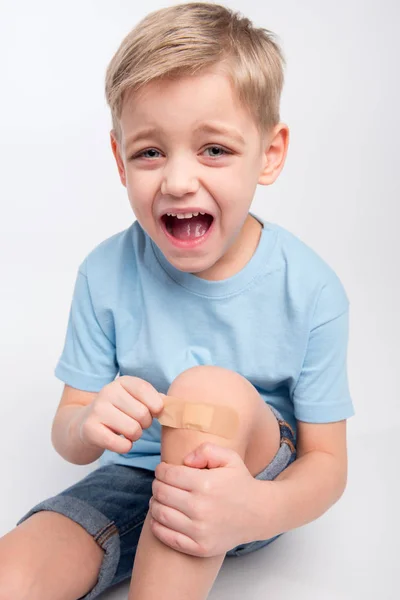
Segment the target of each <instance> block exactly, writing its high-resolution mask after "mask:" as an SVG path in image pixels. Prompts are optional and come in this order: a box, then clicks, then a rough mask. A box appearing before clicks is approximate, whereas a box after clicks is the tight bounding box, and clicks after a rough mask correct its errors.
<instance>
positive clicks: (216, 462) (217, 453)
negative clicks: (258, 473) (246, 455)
mask: <svg viewBox="0 0 400 600" xmlns="http://www.w3.org/2000/svg"><path fill="white" fill-rule="evenodd" d="M238 461H240V462H241V463H242V462H243V461H242V459H241V457H240V456H239V454H238V453H237V452H235V450H232V449H231V448H223V447H222V446H217V444H211V443H210V442H204V443H203V444H201V445H200V446H199V447H198V448H196V450H194V451H193V452H191V453H190V454H188V455H187V456H186V457H185V458H184V464H185V465H187V466H189V467H196V468H197V469H205V468H207V469H215V468H217V467H227V466H233V465H235V464H237V463H238Z"/></svg>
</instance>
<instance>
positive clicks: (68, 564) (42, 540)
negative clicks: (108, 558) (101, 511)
mask: <svg viewBox="0 0 400 600" xmlns="http://www.w3.org/2000/svg"><path fill="white" fill-rule="evenodd" d="M103 554H104V551H103V550H102V549H101V548H100V546H98V545H97V544H96V542H95V541H94V539H93V538H92V537H91V536H90V535H89V534H88V533H87V532H86V531H85V529H84V528H83V527H81V526H80V525H78V524H77V523H75V522H74V521H72V519H69V518H68V517H65V516H64V515H61V514H58V513H55V512H50V511H42V512H38V513H35V514H34V515H32V516H31V517H29V519H27V520H26V521H24V522H23V523H21V524H20V525H18V527H16V528H15V529H12V530H11V531H10V532H9V533H7V534H6V535H5V536H4V537H2V538H1V539H0V600H10V599H11V598H12V600H76V599H77V598H81V597H82V596H84V595H85V594H87V593H88V592H89V591H90V590H91V589H92V588H93V587H94V585H95V584H96V581H97V578H98V574H99V571H100V567H101V563H102V560H103Z"/></svg>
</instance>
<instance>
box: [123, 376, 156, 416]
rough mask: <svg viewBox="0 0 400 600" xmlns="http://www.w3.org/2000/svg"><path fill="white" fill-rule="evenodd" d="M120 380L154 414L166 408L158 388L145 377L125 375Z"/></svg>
mask: <svg viewBox="0 0 400 600" xmlns="http://www.w3.org/2000/svg"><path fill="white" fill-rule="evenodd" d="M118 382H119V383H120V385H121V386H122V387H123V388H124V389H125V390H126V391H127V392H128V394H130V395H131V396H133V397H134V398H136V399H137V400H139V401H140V402H142V404H144V405H145V406H147V408H148V409H149V410H150V411H151V413H152V414H159V413H160V412H161V411H162V410H163V409H164V403H163V401H162V397H161V396H160V394H159V393H158V392H157V390H156V388H155V387H154V386H152V385H151V383H149V382H148V381H146V380H145V379H141V378H140V377H131V376H128V375H123V376H122V377H119V379H118Z"/></svg>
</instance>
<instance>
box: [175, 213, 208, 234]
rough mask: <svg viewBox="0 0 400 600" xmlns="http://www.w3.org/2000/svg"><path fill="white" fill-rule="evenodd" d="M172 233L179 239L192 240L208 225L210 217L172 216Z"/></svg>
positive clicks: (206, 228) (205, 229) (204, 230)
mask: <svg viewBox="0 0 400 600" xmlns="http://www.w3.org/2000/svg"><path fill="white" fill-rule="evenodd" d="M171 224H172V235H173V236H174V237H176V238H178V239H179V240H193V239H195V238H198V237H201V236H202V235H204V234H205V233H206V231H207V230H208V228H209V227H210V217H208V216H207V215H198V216H197V217H192V218H191V219H178V218H177V217H172V223H171Z"/></svg>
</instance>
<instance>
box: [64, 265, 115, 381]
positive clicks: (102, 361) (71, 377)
mask: <svg viewBox="0 0 400 600" xmlns="http://www.w3.org/2000/svg"><path fill="white" fill-rule="evenodd" d="M104 329H105V328H104V325H103V327H102V325H101V323H100V322H99V319H98V317H97V315H96V312H95V309H94V305H93V299H92V296H91V291H90V287H89V282H88V277H87V274H86V269H85V262H84V263H83V264H82V265H81V267H80V268H79V271H78V274H77V278H76V281H75V288H74V293H73V297H72V303H71V308H70V313H69V319H68V326H67V332H66V337H65V343H64V349H63V352H62V354H61V357H60V359H59V361H58V363H57V366H56V368H55V372H54V374H55V376H56V377H57V378H58V379H61V381H63V382H64V383H66V384H67V385H70V386H72V387H74V388H76V389H79V390H83V391H87V392H98V391H100V390H101V389H102V388H103V387H104V386H105V385H106V384H107V383H110V382H111V381H113V380H114V379H115V376H116V375H117V373H118V364H117V360H116V350H115V336H114V340H113V339H112V336H111V335H110V331H108V332H107V334H106V333H105V330H104ZM108 329H110V328H109V327H108Z"/></svg>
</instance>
